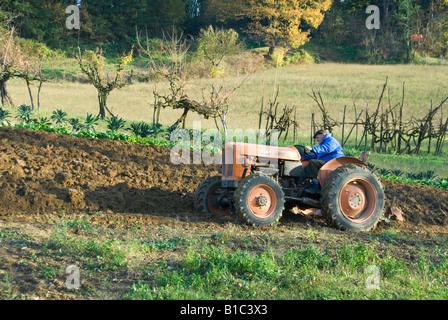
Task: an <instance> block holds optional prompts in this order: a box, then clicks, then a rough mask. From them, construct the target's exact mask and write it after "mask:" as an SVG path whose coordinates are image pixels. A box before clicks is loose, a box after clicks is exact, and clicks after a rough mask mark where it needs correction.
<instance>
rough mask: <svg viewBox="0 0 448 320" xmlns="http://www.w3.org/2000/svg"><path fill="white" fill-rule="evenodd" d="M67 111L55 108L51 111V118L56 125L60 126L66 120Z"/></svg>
mask: <svg viewBox="0 0 448 320" xmlns="http://www.w3.org/2000/svg"><path fill="white" fill-rule="evenodd" d="M66 117H67V112H65V111H62V110H61V109H57V110H55V111H53V114H52V116H51V119H52V120H53V121H54V122H55V124H56V125H58V126H61V125H62V124H64V122H66V120H67V119H66Z"/></svg>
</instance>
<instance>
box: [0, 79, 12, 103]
mask: <svg viewBox="0 0 448 320" xmlns="http://www.w3.org/2000/svg"><path fill="white" fill-rule="evenodd" d="M6 81H7V80H1V81H0V95H1V99H2V105H3V106H4V105H5V104H6V103H7V104H8V105H9V106H10V107H15V105H14V102H13V101H12V98H11V96H10V95H9V93H8V90H7V89H6Z"/></svg>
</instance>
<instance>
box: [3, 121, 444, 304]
mask: <svg viewBox="0 0 448 320" xmlns="http://www.w3.org/2000/svg"><path fill="white" fill-rule="evenodd" d="M218 169H219V168H218V167H217V166H216V165H202V164H201V165H198V164H179V165H175V164H173V163H172V161H171V160H170V149H168V148H165V147H160V146H155V145H151V146H145V145H140V144H132V143H128V142H123V141H111V140H98V139H85V138H76V137H72V136H65V135H60V134H55V133H48V132H45V131H31V130H26V129H14V128H7V127H2V128H0V229H1V227H7V226H8V225H11V224H14V225H23V226H24V227H25V226H29V225H32V224H37V223H38V224H50V223H51V221H52V217H54V216H58V217H59V216H60V215H61V212H64V213H65V214H75V215H86V214H88V215H90V221H91V222H93V223H95V222H98V223H105V224H107V223H112V221H113V222H114V223H116V222H117V221H120V223H121V225H122V226H130V225H131V224H132V223H134V222H139V223H141V224H143V225H161V224H163V225H168V226H170V227H172V228H176V226H178V227H179V228H184V229H189V230H193V231H194V230H198V231H199V230H203V229H204V228H207V229H208V230H220V229H225V228H226V227H227V224H228V222H229V221H233V218H231V217H222V216H205V215H203V214H201V213H199V212H195V210H194V208H193V202H194V197H195V195H194V194H195V190H196V188H197V186H198V185H199V183H200V182H201V181H202V180H204V179H205V178H207V177H210V176H213V175H219V170H218ZM382 183H383V186H384V189H385V193H386V198H387V201H386V207H387V206H390V205H391V202H392V199H394V198H395V206H397V207H399V208H400V209H401V210H402V212H403V217H404V221H398V220H396V219H394V217H392V218H391V219H390V221H388V222H386V221H382V222H380V223H379V225H378V227H377V228H376V229H375V230H374V231H371V233H380V232H382V231H384V230H385V229H388V228H391V227H392V228H393V229H394V230H396V231H398V232H401V233H404V234H406V233H409V234H412V235H414V236H415V235H418V236H422V237H423V236H425V235H426V236H437V235H439V234H445V235H446V233H447V230H448V216H447V213H448V191H447V190H442V189H437V188H433V187H429V186H422V185H406V184H402V183H399V182H393V181H382ZM99 211H101V212H102V213H103V214H97V215H96V214H95V213H97V212H99ZM108 220H110V221H108ZM280 222H281V223H280V224H279V225H277V226H275V227H273V228H271V231H270V232H272V233H275V234H288V233H289V232H294V230H301V229H303V230H306V229H308V228H309V226H310V223H311V224H312V225H313V226H315V227H316V228H320V229H322V230H325V231H326V232H327V233H328V232H329V233H333V232H334V234H335V235H339V236H340V237H341V240H344V241H345V240H347V239H350V236H349V235H345V234H344V233H343V232H340V231H336V230H334V229H333V228H332V227H329V226H327V225H326V222H325V221H324V219H323V218H321V217H304V216H301V215H294V214H292V213H285V214H284V216H283V217H282V219H281V220H280ZM244 228H247V230H248V232H252V231H254V232H256V231H255V230H256V228H252V227H249V226H247V227H244ZM426 236H425V237H426ZM0 250H1V248H0ZM2 254H5V252H3V253H2ZM3 258H4V259H3V260H2V263H10V264H11V266H12V265H14V263H17V261H14V259H12V258H11V259H8V258H5V257H3ZM0 259H1V258H0ZM2 268H3V270H6V269H10V268H8V267H7V266H6V265H4V266H2V267H0V269H2ZM11 270H13V269H11ZM0 276H1V274H0ZM56 298H58V299H59V298H61V297H57V296H56ZM61 299H63V297H62V298H61Z"/></svg>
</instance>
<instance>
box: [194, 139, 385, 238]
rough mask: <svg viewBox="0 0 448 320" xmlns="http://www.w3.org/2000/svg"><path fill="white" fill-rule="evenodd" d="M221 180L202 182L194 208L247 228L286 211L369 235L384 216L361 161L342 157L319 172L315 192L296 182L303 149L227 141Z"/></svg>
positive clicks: (374, 180)
mask: <svg viewBox="0 0 448 320" xmlns="http://www.w3.org/2000/svg"><path fill="white" fill-rule="evenodd" d="M222 151H223V152H222V163H221V166H220V173H221V174H220V175H219V176H213V177H209V178H207V179H205V180H204V181H202V182H201V183H200V184H199V186H198V188H197V190H196V199H195V203H194V205H195V208H196V210H199V211H201V212H204V213H207V214H218V215H233V216H235V217H236V218H238V219H239V220H241V221H242V222H244V223H247V224H249V225H252V226H270V225H273V224H274V223H276V222H277V221H279V219H280V218H281V217H282V215H283V212H284V211H285V210H289V211H291V212H293V213H296V214H298V213H302V214H304V215H322V216H323V217H324V218H325V220H326V221H327V223H328V224H329V225H331V226H334V227H336V228H338V229H341V230H353V231H368V230H372V229H374V228H375V227H376V225H377V223H378V222H379V221H380V219H381V218H382V216H383V212H384V205H385V195H384V190H383V187H382V185H381V182H380V180H379V179H378V177H377V176H376V175H375V174H374V173H373V172H372V171H371V170H370V169H369V168H368V167H367V165H366V161H367V153H363V155H362V156H361V159H358V158H355V157H350V156H344V157H339V158H336V159H333V160H331V161H328V162H327V163H326V164H325V165H324V166H323V167H322V168H321V169H320V170H319V172H318V177H317V179H316V181H315V182H317V183H318V191H317V192H314V193H312V194H309V193H307V188H306V187H305V185H304V184H303V183H299V176H300V172H301V170H303V168H304V167H305V166H307V165H308V163H309V161H307V160H305V158H306V157H305V155H306V154H309V152H308V151H307V150H306V149H305V147H304V146H302V145H294V146H289V147H276V146H267V145H260V144H251V143H242V142H228V143H226V144H225V145H224V147H223V150H222Z"/></svg>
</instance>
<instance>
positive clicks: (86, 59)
mask: <svg viewBox="0 0 448 320" xmlns="http://www.w3.org/2000/svg"><path fill="white" fill-rule="evenodd" d="M132 56H133V49H132V50H131V51H130V52H129V53H128V54H126V55H124V56H122V57H121V58H120V62H119V63H118V64H117V65H116V66H115V74H111V73H109V72H107V71H106V69H105V63H104V56H103V54H102V50H101V49H98V48H97V50H96V51H95V52H94V51H91V50H86V51H85V52H84V54H82V53H81V49H80V48H78V54H77V55H76V58H77V60H78V64H79V67H80V68H81V70H82V72H84V74H86V75H87V77H88V78H89V81H90V83H92V84H93V86H94V87H95V88H96V89H97V91H98V103H99V107H100V110H99V113H98V116H99V117H101V118H102V119H104V118H105V117H106V111H107V112H108V113H109V114H110V115H111V116H112V117H114V115H113V114H112V112H111V111H110V110H109V109H108V107H107V98H108V96H109V94H110V93H111V91H112V90H114V89H119V88H123V87H124V86H126V85H129V84H130V83H131V78H132V72H131V74H130V75H129V76H128V78H127V81H123V78H124V77H123V71H124V70H125V68H126V65H127V64H129V63H130V62H131V61H132Z"/></svg>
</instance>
